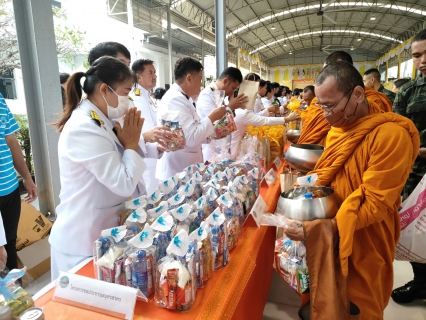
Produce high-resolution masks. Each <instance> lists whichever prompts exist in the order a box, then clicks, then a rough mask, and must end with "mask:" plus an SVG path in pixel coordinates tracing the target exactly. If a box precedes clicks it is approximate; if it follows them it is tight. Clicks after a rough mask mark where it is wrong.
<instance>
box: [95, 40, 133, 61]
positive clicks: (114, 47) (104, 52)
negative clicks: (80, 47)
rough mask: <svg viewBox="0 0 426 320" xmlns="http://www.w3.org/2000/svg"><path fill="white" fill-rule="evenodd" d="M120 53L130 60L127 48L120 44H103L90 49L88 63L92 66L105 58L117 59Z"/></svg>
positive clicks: (110, 42)
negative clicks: (101, 58)
mask: <svg viewBox="0 0 426 320" xmlns="http://www.w3.org/2000/svg"><path fill="white" fill-rule="evenodd" d="M119 53H121V54H122V55H123V56H125V57H126V58H127V59H129V60H130V52H129V50H127V48H126V47H125V46H123V45H122V44H121V43H118V42H112V41H109V42H101V43H98V44H97V45H96V46H95V47H93V48H92V49H90V52H89V56H88V57H87V61H88V62H89V64H90V65H92V64H93V63H94V62H95V61H96V60H97V59H99V58H100V57H103V56H111V57H116V56H117V55H118V54H119Z"/></svg>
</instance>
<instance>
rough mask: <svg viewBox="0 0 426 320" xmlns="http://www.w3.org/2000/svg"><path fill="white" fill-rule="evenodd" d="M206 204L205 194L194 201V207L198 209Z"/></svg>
mask: <svg viewBox="0 0 426 320" xmlns="http://www.w3.org/2000/svg"><path fill="white" fill-rule="evenodd" d="M206 204H207V198H206V197H205V196H202V197H199V198H198V200H197V201H196V202H195V207H196V208H197V209H198V210H202V209H204V207H205V206H206Z"/></svg>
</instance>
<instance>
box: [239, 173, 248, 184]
mask: <svg viewBox="0 0 426 320" xmlns="http://www.w3.org/2000/svg"><path fill="white" fill-rule="evenodd" d="M240 182H242V183H244V184H247V183H248V182H249V181H248V179H247V177H246V175H245V174H243V175H242V176H240Z"/></svg>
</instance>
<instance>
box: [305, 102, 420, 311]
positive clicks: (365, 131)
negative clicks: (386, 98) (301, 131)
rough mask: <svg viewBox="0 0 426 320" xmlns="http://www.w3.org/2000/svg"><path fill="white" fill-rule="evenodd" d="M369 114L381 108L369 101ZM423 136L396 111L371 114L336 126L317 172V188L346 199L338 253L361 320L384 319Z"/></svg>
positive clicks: (340, 218)
mask: <svg viewBox="0 0 426 320" xmlns="http://www.w3.org/2000/svg"><path fill="white" fill-rule="evenodd" d="M369 103H370V106H372V108H371V109H370V112H372V110H374V109H375V110H376V112H377V110H378V108H379V107H378V106H377V105H375V104H374V102H371V101H369ZM419 145H420V142H419V133H418V131H417V129H416V128H415V126H414V124H413V123H412V122H411V121H409V120H408V119H406V118H404V117H401V116H399V115H396V114H394V113H390V112H388V113H371V114H369V115H367V116H365V117H363V118H361V119H358V120H357V121H356V122H355V123H353V124H352V125H350V126H348V127H345V128H334V127H333V128H332V129H331V130H330V132H329V135H328V138H327V148H326V149H325V151H324V153H323V155H322V156H321V158H320V159H319V161H318V163H317V165H316V167H315V170H314V171H313V172H311V173H314V172H315V173H317V174H318V181H317V184H318V185H324V186H330V187H331V188H333V189H334V190H335V193H336V195H337V196H338V197H339V198H340V200H341V201H342V205H341V207H340V209H339V211H338V213H337V215H336V220H337V226H338V230H339V236H340V243H339V255H340V262H341V267H342V273H343V275H344V276H346V275H347V276H348V294H349V299H350V301H352V302H354V303H355V304H356V305H358V307H360V309H361V319H381V318H383V310H384V308H385V306H386V305H387V303H388V301H389V297H390V294H391V291H392V281H391V280H392V279H393V268H392V262H393V259H394V254H395V246H396V244H397V241H398V238H399V234H400V222H399V216H398V207H399V205H400V201H401V200H400V199H401V198H400V193H401V190H402V188H403V186H404V183H405V181H406V179H407V177H408V174H409V172H410V171H411V166H412V164H413V162H414V159H415V158H416V156H417V151H418V149H419Z"/></svg>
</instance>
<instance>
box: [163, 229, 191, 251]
mask: <svg viewBox="0 0 426 320" xmlns="http://www.w3.org/2000/svg"><path fill="white" fill-rule="evenodd" d="M188 246H189V236H188V232H186V231H185V230H180V231H179V232H178V233H177V234H176V235H175V236H174V237H173V239H172V241H171V242H170V244H169V246H168V247H167V251H166V252H167V254H175V255H177V256H178V257H183V256H184V255H186V253H187V252H188Z"/></svg>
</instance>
